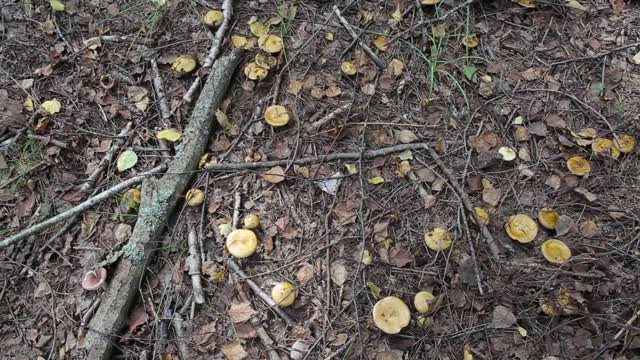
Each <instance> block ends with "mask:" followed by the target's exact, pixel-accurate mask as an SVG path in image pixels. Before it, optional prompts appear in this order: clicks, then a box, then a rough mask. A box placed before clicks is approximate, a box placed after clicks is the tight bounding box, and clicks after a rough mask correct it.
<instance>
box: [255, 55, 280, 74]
mask: <svg viewBox="0 0 640 360" xmlns="http://www.w3.org/2000/svg"><path fill="white" fill-rule="evenodd" d="M254 62H255V63H256V65H258V66H260V67H261V68H265V69H267V70H269V69H271V67H273V66H274V65H275V64H276V63H277V62H278V59H276V58H275V57H274V56H273V55H271V54H265V53H257V54H256V57H255V59H254Z"/></svg>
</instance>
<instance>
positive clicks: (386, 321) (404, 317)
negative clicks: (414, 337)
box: [372, 291, 435, 334]
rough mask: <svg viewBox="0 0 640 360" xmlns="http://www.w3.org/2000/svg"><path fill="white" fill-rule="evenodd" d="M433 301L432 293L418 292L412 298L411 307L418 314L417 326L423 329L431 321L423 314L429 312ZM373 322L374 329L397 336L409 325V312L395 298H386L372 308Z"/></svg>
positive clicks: (399, 300) (402, 302)
mask: <svg viewBox="0 0 640 360" xmlns="http://www.w3.org/2000/svg"><path fill="white" fill-rule="evenodd" d="M434 299H435V296H433V294H432V293H430V292H428V291H420V292H418V293H416V295H415V296H414V298H413V306H414V307H415V309H416V311H418V313H420V315H419V317H418V325H419V326H421V327H425V326H427V325H428V324H430V323H431V322H432V321H433V320H432V319H431V318H430V317H427V316H426V315H425V314H426V313H428V312H429V310H431V303H432V301H433V300H434ZM372 314H373V322H374V324H375V325H376V327H377V328H378V329H380V330H382V331H384V332H385V333H387V334H397V333H399V332H400V331H402V329H403V328H405V327H407V326H409V324H410V323H411V311H410V310H409V307H408V306H407V304H405V302H404V301H403V300H402V299H400V298H399V297H396V296H387V297H385V298H383V299H381V300H379V301H378V302H377V303H376V304H375V305H374V307H373V312H372Z"/></svg>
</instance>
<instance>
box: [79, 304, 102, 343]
mask: <svg viewBox="0 0 640 360" xmlns="http://www.w3.org/2000/svg"><path fill="white" fill-rule="evenodd" d="M100 301H102V298H100V297H98V298H96V299H95V300H94V301H93V303H92V304H91V306H89V309H88V310H87V312H86V313H85V314H84V315H83V316H82V319H81V320H80V329H79V330H78V341H79V342H84V337H85V335H86V334H87V324H88V323H89V320H90V319H91V317H92V316H93V314H94V313H95V312H96V309H97V308H98V306H100Z"/></svg>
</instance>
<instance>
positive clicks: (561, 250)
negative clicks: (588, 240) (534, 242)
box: [540, 239, 571, 264]
mask: <svg viewBox="0 0 640 360" xmlns="http://www.w3.org/2000/svg"><path fill="white" fill-rule="evenodd" d="M540 249H541V250H542V255H543V256H544V258H545V259H547V261H548V262H550V263H552V264H564V263H566V262H567V261H568V260H569V259H570V258H571V249H569V247H568V246H567V244H565V243H564V242H562V241H560V240H558V239H549V240H547V241H545V242H544V243H542V246H541V247H540Z"/></svg>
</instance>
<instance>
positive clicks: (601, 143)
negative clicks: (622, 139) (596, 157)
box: [591, 138, 620, 159]
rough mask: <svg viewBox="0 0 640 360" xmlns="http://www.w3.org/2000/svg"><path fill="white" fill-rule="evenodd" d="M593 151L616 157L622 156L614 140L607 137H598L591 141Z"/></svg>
mask: <svg viewBox="0 0 640 360" xmlns="http://www.w3.org/2000/svg"><path fill="white" fill-rule="evenodd" d="M591 151H593V153H594V154H607V155H611V157H613V158H614V159H617V158H619V157H620V150H618V148H616V147H615V146H613V140H610V139H605V138H597V139H595V140H593V142H592V143H591Z"/></svg>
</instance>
